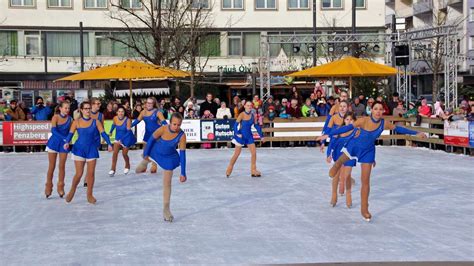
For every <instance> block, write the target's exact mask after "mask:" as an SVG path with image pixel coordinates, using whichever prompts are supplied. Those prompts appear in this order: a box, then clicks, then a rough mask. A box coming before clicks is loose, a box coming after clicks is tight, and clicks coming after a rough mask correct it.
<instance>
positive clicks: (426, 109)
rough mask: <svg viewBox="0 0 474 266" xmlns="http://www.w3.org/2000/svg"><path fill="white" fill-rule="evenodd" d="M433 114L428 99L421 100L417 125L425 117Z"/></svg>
mask: <svg viewBox="0 0 474 266" xmlns="http://www.w3.org/2000/svg"><path fill="white" fill-rule="evenodd" d="M430 116H431V107H430V106H429V105H428V103H427V101H426V99H424V98H423V99H422V100H421V106H420V107H418V116H417V117H416V123H415V126H420V125H421V120H422V118H423V117H430Z"/></svg>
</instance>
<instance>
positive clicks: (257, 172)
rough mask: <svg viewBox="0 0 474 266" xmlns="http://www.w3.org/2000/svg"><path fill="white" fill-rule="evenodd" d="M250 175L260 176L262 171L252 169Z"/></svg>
mask: <svg viewBox="0 0 474 266" xmlns="http://www.w3.org/2000/svg"><path fill="white" fill-rule="evenodd" d="M251 176H252V177H261V176H262V173H260V172H259V171H258V170H253V171H252V173H251Z"/></svg>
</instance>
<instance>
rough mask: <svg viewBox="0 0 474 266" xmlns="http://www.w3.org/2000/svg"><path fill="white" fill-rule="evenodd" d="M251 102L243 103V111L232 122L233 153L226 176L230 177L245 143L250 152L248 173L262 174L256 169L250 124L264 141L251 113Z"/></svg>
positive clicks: (254, 148) (252, 174) (256, 175)
mask: <svg viewBox="0 0 474 266" xmlns="http://www.w3.org/2000/svg"><path fill="white" fill-rule="evenodd" d="M252 108H253V104H252V102H251V101H247V102H246V103H245V111H244V112H243V113H241V114H240V115H239V117H238V118H237V121H235V123H234V138H233V139H232V143H234V144H235V150H234V154H233V155H232V158H231V159H230V162H229V165H228V166H227V170H226V176H227V177H230V175H231V174H232V170H233V169H234V165H235V162H236V161H237V159H238V158H239V155H240V153H241V152H242V146H244V145H247V147H248V148H249V150H250V154H251V164H250V175H251V176H252V177H260V176H261V175H262V174H261V173H260V172H259V171H258V170H257V149H256V147H255V141H254V139H253V134H252V125H253V126H255V129H257V132H258V134H259V135H260V140H261V141H262V143H264V141H265V139H264V137H263V132H262V128H261V127H260V125H259V124H258V123H256V121H255V120H256V117H255V115H254V114H253V113H252Z"/></svg>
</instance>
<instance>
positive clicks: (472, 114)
mask: <svg viewBox="0 0 474 266" xmlns="http://www.w3.org/2000/svg"><path fill="white" fill-rule="evenodd" d="M466 118H467V121H471V122H472V121H474V104H472V105H471V110H470V112H469V114H467V115H466Z"/></svg>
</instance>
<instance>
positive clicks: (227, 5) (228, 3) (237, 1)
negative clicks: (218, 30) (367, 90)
mask: <svg viewBox="0 0 474 266" xmlns="http://www.w3.org/2000/svg"><path fill="white" fill-rule="evenodd" d="M222 9H244V1H243V0H222Z"/></svg>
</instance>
